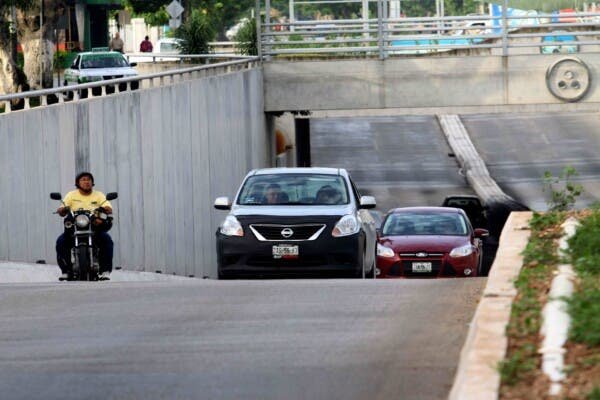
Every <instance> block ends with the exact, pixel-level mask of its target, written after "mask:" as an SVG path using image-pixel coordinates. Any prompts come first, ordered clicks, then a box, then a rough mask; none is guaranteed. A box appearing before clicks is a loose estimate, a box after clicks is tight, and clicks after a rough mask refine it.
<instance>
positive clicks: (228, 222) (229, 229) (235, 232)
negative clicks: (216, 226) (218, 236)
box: [221, 215, 244, 236]
mask: <svg viewBox="0 0 600 400" xmlns="http://www.w3.org/2000/svg"><path fill="white" fill-rule="evenodd" d="M221 233H222V234H223V235H225V236H244V229H242V224H240V221H238V220H237V218H236V217H234V216H233V215H228V216H227V218H225V221H223V225H221Z"/></svg>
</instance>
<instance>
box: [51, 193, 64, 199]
mask: <svg viewBox="0 0 600 400" xmlns="http://www.w3.org/2000/svg"><path fill="white" fill-rule="evenodd" d="M50 198H51V199H52V200H62V196H61V194H60V193H58V192H52V193H50Z"/></svg>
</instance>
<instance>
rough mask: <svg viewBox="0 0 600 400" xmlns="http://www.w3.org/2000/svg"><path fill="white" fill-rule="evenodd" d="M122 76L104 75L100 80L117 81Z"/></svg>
mask: <svg viewBox="0 0 600 400" xmlns="http://www.w3.org/2000/svg"><path fill="white" fill-rule="evenodd" d="M122 77H123V75H105V76H103V77H102V79H104V80H108V79H117V78H122Z"/></svg>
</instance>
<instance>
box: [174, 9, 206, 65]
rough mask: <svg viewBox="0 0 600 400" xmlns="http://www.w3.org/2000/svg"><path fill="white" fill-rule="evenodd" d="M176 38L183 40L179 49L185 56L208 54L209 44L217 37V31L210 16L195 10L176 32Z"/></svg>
mask: <svg viewBox="0 0 600 400" xmlns="http://www.w3.org/2000/svg"><path fill="white" fill-rule="evenodd" d="M175 37H177V38H179V39H181V43H180V44H179V49H180V50H181V53H183V54H207V53H209V52H210V46H209V45H208V42H210V41H212V40H213V39H214V37H215V30H214V26H213V24H212V22H211V21H210V19H209V17H208V15H207V14H206V13H204V12H202V11H200V10H193V11H192V15H191V17H190V18H189V19H188V20H187V21H186V22H185V23H184V24H183V25H181V26H180V27H179V28H177V30H176V31H175Z"/></svg>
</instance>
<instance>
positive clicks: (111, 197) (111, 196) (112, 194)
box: [106, 192, 119, 201]
mask: <svg viewBox="0 0 600 400" xmlns="http://www.w3.org/2000/svg"><path fill="white" fill-rule="evenodd" d="M117 197H119V194H118V193H117V192H110V193H107V194H106V200H108V201H111V200H114V199H116V198H117Z"/></svg>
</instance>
